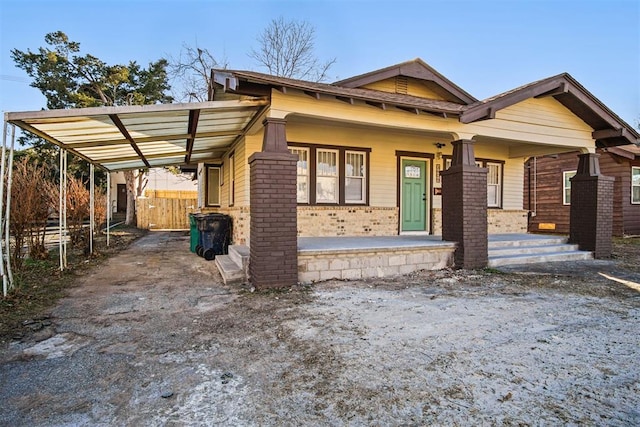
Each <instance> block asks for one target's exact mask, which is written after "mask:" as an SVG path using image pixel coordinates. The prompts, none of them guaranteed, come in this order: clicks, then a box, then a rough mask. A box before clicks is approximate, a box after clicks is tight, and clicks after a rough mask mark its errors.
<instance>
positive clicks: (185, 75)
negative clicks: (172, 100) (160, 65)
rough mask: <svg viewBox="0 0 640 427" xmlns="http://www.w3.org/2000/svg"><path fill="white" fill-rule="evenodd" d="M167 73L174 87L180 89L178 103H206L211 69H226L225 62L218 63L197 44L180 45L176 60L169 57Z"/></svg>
mask: <svg viewBox="0 0 640 427" xmlns="http://www.w3.org/2000/svg"><path fill="white" fill-rule="evenodd" d="M169 64H170V65H169V72H170V74H171V76H172V78H173V80H174V81H176V83H177V84H175V83H174V87H176V86H178V87H179V88H180V89H179V90H178V93H177V94H176V98H177V99H178V100H180V101H188V102H191V101H198V102H202V101H208V100H209V87H210V83H211V70H212V69H213V68H222V69H225V68H227V60H226V58H223V59H222V60H221V61H218V60H217V59H216V58H215V57H214V56H213V54H211V52H209V50H208V49H203V48H200V47H199V46H198V45H197V44H196V45H195V46H189V45H187V44H186V43H185V44H183V45H182V49H181V50H180V55H179V56H178V57H177V58H174V57H169Z"/></svg>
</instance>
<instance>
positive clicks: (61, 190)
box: [58, 148, 64, 271]
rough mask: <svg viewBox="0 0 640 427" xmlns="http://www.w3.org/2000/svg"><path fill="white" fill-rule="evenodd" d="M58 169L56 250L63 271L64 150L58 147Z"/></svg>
mask: <svg viewBox="0 0 640 427" xmlns="http://www.w3.org/2000/svg"><path fill="white" fill-rule="evenodd" d="M59 151H60V170H59V171H58V175H59V179H60V192H59V200H58V202H59V205H58V206H59V209H58V234H59V235H60V242H58V251H59V252H60V271H64V258H63V256H64V255H63V253H62V251H63V248H62V246H63V242H62V240H63V239H64V237H63V235H62V225H63V224H62V215H63V213H62V197H63V196H64V189H63V186H64V182H63V178H62V170H63V169H64V161H63V160H62V158H63V157H64V150H63V149H62V148H60V150H59Z"/></svg>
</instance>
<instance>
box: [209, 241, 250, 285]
mask: <svg viewBox="0 0 640 427" xmlns="http://www.w3.org/2000/svg"><path fill="white" fill-rule="evenodd" d="M215 263H216V266H217V267H218V271H220V275H221V276H222V280H223V281H224V283H225V285H241V284H243V283H246V282H247V280H248V273H249V247H248V246H245V245H230V246H229V254H228V255H217V256H216V259H215Z"/></svg>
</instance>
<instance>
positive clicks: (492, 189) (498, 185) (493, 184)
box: [444, 157, 503, 208]
mask: <svg viewBox="0 0 640 427" xmlns="http://www.w3.org/2000/svg"><path fill="white" fill-rule="evenodd" d="M475 164H476V166H478V167H479V168H487V207H489V208H500V207H502V166H503V163H502V162H500V161H496V160H484V159H476V160H475ZM450 167H451V157H445V159H444V169H445V170H447V169H449V168H450Z"/></svg>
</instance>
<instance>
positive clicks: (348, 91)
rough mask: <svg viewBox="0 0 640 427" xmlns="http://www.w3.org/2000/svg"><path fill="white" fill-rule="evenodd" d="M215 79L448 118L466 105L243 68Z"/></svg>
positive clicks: (224, 85) (233, 88)
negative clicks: (293, 90) (423, 112)
mask: <svg viewBox="0 0 640 427" xmlns="http://www.w3.org/2000/svg"><path fill="white" fill-rule="evenodd" d="M212 82H214V84H215V85H216V86H217V87H219V88H221V89H223V90H225V91H230V92H234V93H241V94H246V95H254V94H253V93H252V92H251V91H255V90H258V91H261V90H262V89H258V88H259V86H260V85H262V86H269V87H271V88H274V89H276V90H278V91H280V92H284V93H286V90H287V88H290V89H297V90H300V91H303V92H305V93H307V94H308V95H310V96H314V97H316V98H317V96H316V95H319V94H323V95H329V96H334V97H336V98H338V99H341V100H345V99H346V100H360V101H364V102H367V103H370V104H371V105H376V106H377V105H389V106H395V107H398V108H400V109H405V110H409V111H418V112H419V111H425V112H428V113H433V114H437V115H442V116H446V117H450V116H455V117H457V116H459V115H460V114H461V112H462V111H463V109H464V105H460V104H456V103H453V102H448V101H438V100H427V99H424V98H419V97H415V96H411V95H402V94H394V93H387V92H381V91H376V90H371V89H360V88H346V87H340V86H336V85H332V84H326V83H314V82H308V81H304V80H297V79H290V78H286V77H278V76H272V75H269V74H263V73H258V72H255V71H241V70H214V71H213V73H212ZM247 84H249V85H250V86H249V87H250V92H251V93H249V92H245V90H244V89H243V85H244V86H245V87H246V85H247Z"/></svg>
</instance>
